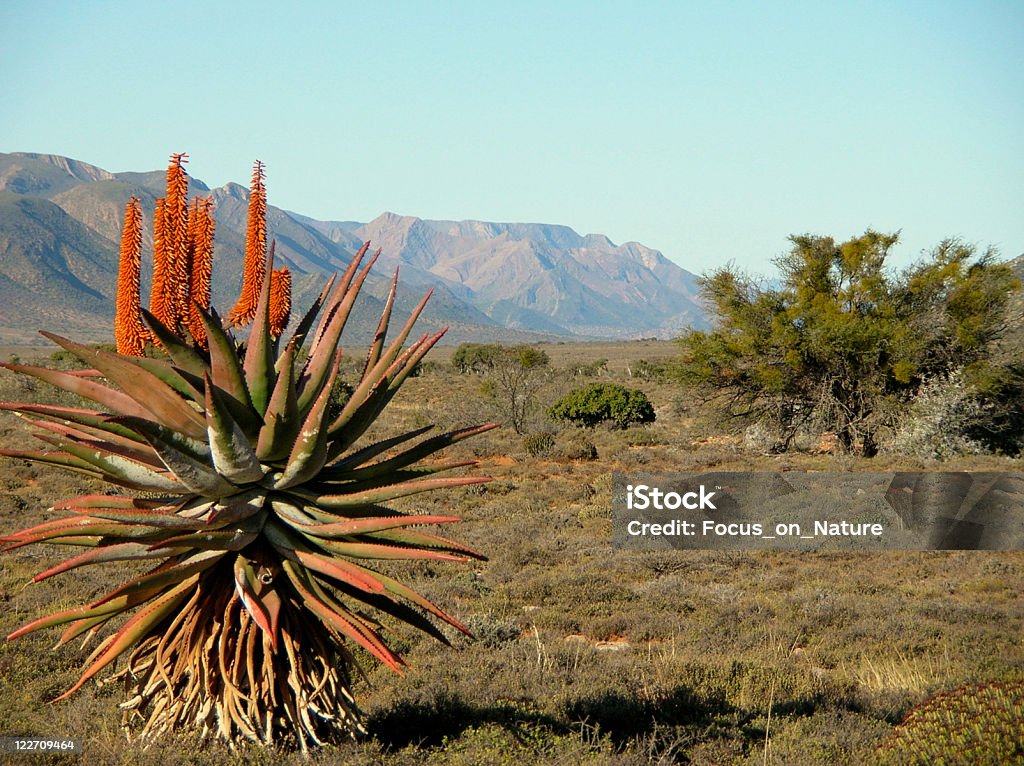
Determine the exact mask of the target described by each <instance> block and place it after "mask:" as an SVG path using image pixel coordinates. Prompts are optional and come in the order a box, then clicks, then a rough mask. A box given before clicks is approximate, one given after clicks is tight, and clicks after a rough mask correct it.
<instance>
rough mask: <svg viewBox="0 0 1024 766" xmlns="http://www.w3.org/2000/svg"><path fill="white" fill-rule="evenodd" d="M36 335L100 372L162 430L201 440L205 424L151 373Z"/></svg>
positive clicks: (120, 359)
mask: <svg viewBox="0 0 1024 766" xmlns="http://www.w3.org/2000/svg"><path fill="white" fill-rule="evenodd" d="M40 334H41V335H43V336H45V337H47V338H49V339H50V340H52V341H53V342H54V343H56V344H57V345H58V346H61V347H63V348H65V349H67V350H68V351H70V352H71V353H73V354H75V356H77V357H78V358H79V359H81V360H82V361H83V362H85V363H86V364H89V365H92V366H93V367H95V368H96V369H98V370H100V372H102V373H103V374H104V375H105V376H106V377H107V378H109V379H110V380H112V381H113V382H114V383H116V384H117V385H118V387H119V388H120V389H121V390H122V391H124V392H125V393H126V394H128V396H130V397H131V398H132V399H134V400H135V401H136V402H138V403H139V404H140V405H142V406H143V407H145V409H146V411H147V412H148V413H149V415H148V417H149V418H150V419H152V420H154V421H156V422H157V423H159V424H160V425H162V426H163V427H165V428H168V429H170V430H172V431H175V432H177V433H181V434H184V435H186V436H189V437H191V438H193V439H202V438H203V437H204V436H205V435H206V423H205V420H204V419H203V417H202V415H200V413H199V411H198V410H196V409H195V408H193V407H191V406H189V404H188V403H187V402H186V401H185V400H184V399H182V397H181V396H180V395H179V394H178V393H177V392H176V391H175V390H174V389H173V388H171V387H170V386H169V385H167V384H166V383H165V382H164V381H162V380H160V378H158V377H157V376H156V375H154V374H153V373H151V372H149V371H147V370H144V369H142V368H140V367H139V366H138V365H136V364H133V363H132V362H130V361H128V360H127V359H126V358H125V357H122V356H120V355H119V354H113V353H110V352H108V351H100V350H98V349H93V348H90V347H88V346H83V345H82V344H80V343H75V342H74V341H70V340H68V339H67V338H62V337H60V336H59V335H54V334H53V333H48V332H42V333H40Z"/></svg>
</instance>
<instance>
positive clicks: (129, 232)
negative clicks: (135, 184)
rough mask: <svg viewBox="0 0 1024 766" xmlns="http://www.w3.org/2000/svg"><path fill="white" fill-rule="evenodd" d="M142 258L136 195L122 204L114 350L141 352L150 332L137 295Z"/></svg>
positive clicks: (140, 224) (138, 206) (140, 220)
mask: <svg viewBox="0 0 1024 766" xmlns="http://www.w3.org/2000/svg"><path fill="white" fill-rule="evenodd" d="M141 261H142V205H141V204H140V201H139V198H138V197H132V198H131V199H130V200H128V204H127V205H125V208H124V228H123V229H122V231H121V257H120V263H119V267H118V272H117V312H116V314H115V315H114V340H115V341H116V343H117V353H119V354H125V355H127V356H142V354H143V351H145V348H146V340H147V339H148V336H149V333H148V332H147V331H146V328H145V325H143V324H142V310H141V309H142V305H141V302H140V295H139V269H140V263H141Z"/></svg>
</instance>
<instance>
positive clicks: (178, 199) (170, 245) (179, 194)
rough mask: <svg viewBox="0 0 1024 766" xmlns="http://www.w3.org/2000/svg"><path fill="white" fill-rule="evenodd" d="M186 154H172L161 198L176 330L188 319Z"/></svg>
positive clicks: (173, 327) (171, 325) (169, 284)
mask: <svg viewBox="0 0 1024 766" xmlns="http://www.w3.org/2000/svg"><path fill="white" fill-rule="evenodd" d="M185 162H188V155H187V154H172V155H171V161H170V164H169V165H168V166H167V196H166V198H165V199H164V221H163V225H164V242H165V248H166V252H167V264H168V281H167V287H168V289H169V290H171V294H170V295H169V296H168V302H169V303H170V307H171V312H172V314H173V324H169V325H168V327H169V328H170V329H172V330H176V331H177V330H178V329H179V328H180V326H181V325H182V324H184V323H185V321H186V320H187V318H188V316H189V313H190V312H189V310H188V294H189V287H190V280H189V266H190V264H189V241H188V233H189V226H188V174H187V173H186V172H185V167H184V165H183V163H185Z"/></svg>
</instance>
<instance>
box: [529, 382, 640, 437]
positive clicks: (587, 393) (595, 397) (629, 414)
mask: <svg viewBox="0 0 1024 766" xmlns="http://www.w3.org/2000/svg"><path fill="white" fill-rule="evenodd" d="M548 415H550V416H551V417H552V418H555V419H556V420H568V421H569V422H571V423H575V424H576V425H580V426H586V427H588V428H589V427H593V426H596V425H597V424H598V423H606V422H610V423H612V424H613V425H615V426H617V427H619V428H626V427H628V426H630V425H632V424H633V423H653V422H654V407H653V406H652V405H651V402H650V400H649V399H648V398H647V396H646V395H645V394H644V393H643V391H637V390H635V389H629V388H626V387H625V386H620V385H618V384H616V383H596V384H594V385H591V386H587V387H586V388H578V389H576V390H575V391H570V392H569V393H568V394H566V395H565V396H563V397H562V398H561V399H559V400H558V401H557V402H555V404H554V406H553V407H551V409H549V410H548Z"/></svg>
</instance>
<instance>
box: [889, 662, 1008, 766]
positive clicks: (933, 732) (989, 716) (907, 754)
mask: <svg viewBox="0 0 1024 766" xmlns="http://www.w3.org/2000/svg"><path fill="white" fill-rule="evenodd" d="M878 755H879V763H883V764H889V763H892V764H897V763H898V764H940V763H942V764H945V763H948V764H954V763H991V764H1004V763H1007V764H1009V763H1017V764H1021V763H1024V681H1018V682H1015V683H989V684H969V685H967V686H961V687H959V688H958V689H954V690H953V691H948V692H943V693H941V694H937V695H935V696H934V697H931V698H930V699H928V700H926V701H925V702H923V703H922V704H920V705H918V706H917V707H915V708H914V709H913V710H911V711H910V713H909V714H908V715H907V717H906V718H905V719H904V720H903V723H901V724H900V725H899V726H897V727H896V729H895V730H893V732H892V734H891V735H890V736H889V738H888V739H887V740H886V741H885V742H884V743H883V744H882V746H881V748H880V749H879V753H878Z"/></svg>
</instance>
